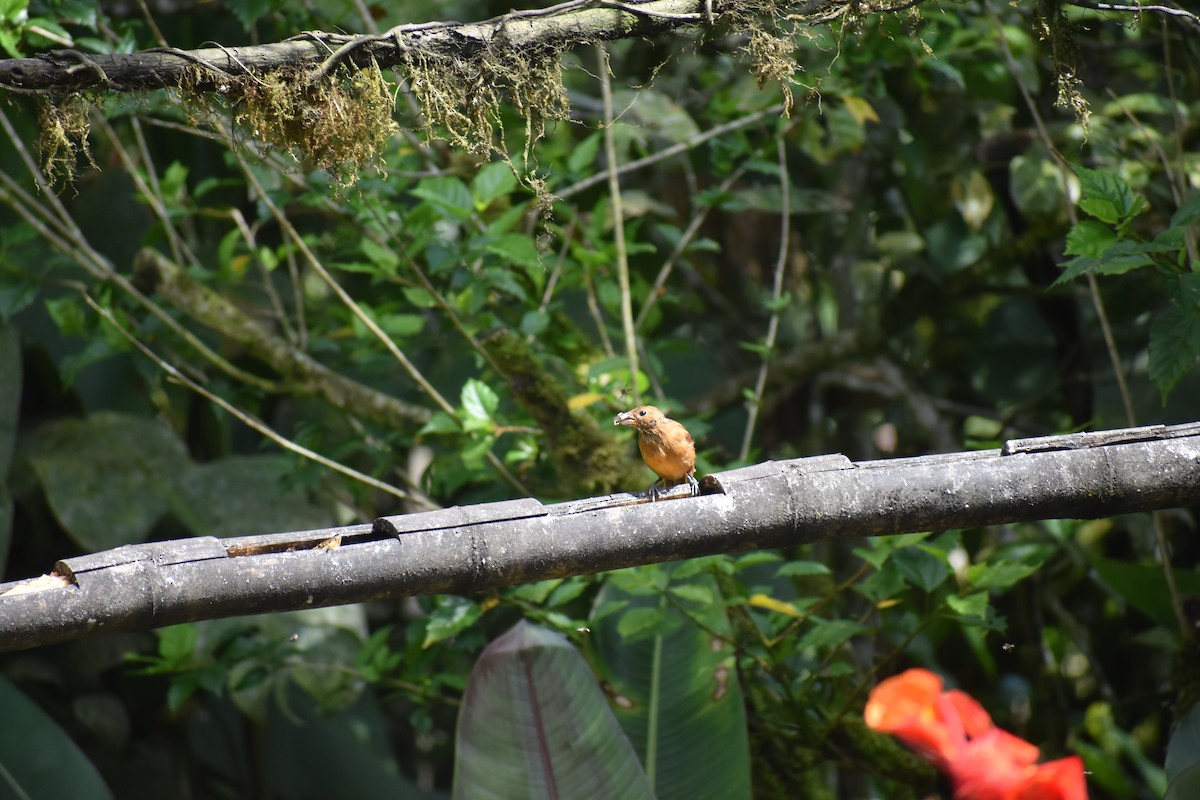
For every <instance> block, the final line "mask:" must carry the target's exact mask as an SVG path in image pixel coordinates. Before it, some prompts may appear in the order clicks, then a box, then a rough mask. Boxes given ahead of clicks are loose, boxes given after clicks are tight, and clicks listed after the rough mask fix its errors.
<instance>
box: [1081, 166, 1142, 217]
mask: <svg viewBox="0 0 1200 800" xmlns="http://www.w3.org/2000/svg"><path fill="white" fill-rule="evenodd" d="M1075 174H1076V175H1078V176H1079V184H1080V188H1081V189H1082V191H1083V196H1082V198H1081V199H1080V201H1079V207H1080V208H1081V209H1083V210H1084V211H1086V212H1087V213H1088V214H1091V215H1092V216H1093V217H1096V218H1097V219H1099V220H1100V221H1101V222H1107V223H1108V224H1109V225H1117V224H1120V223H1122V222H1125V221H1126V220H1127V219H1129V218H1131V217H1135V216H1137V215H1138V214H1140V213H1141V212H1142V211H1144V210H1145V209H1146V198H1144V197H1142V196H1141V195H1140V194H1137V193H1136V192H1134V191H1133V189H1131V188H1130V187H1129V184H1128V183H1126V182H1125V180H1124V179H1123V178H1121V176H1120V175H1118V174H1116V173H1115V172H1110V171H1107V170H1095V169H1088V168H1087V167H1078V166H1077V167H1075Z"/></svg>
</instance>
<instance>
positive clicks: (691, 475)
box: [613, 406, 700, 501]
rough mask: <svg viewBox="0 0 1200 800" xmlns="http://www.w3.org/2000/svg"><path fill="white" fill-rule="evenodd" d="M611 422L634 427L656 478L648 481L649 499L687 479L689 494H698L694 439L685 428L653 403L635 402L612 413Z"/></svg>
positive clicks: (653, 498) (641, 448)
mask: <svg viewBox="0 0 1200 800" xmlns="http://www.w3.org/2000/svg"><path fill="white" fill-rule="evenodd" d="M613 425H623V426H627V427H631V428H636V429H637V432H638V450H639V451H640V452H641V454H642V460H643V461H645V462H646V466H647V467H649V468H650V469H651V470H653V471H654V474H655V475H657V476H658V477H659V480H657V481H655V482H654V483H652V484H651V485H650V489H649V493H650V500H651V501H654V500H657V499H658V495H659V493H660V489H659V486H658V485H659V484H660V483H661V484H662V489H667V488H669V487H671V486H678V485H680V484H681V483H687V484H688V486H689V487H691V490H692V496H695V495H697V494H699V491H700V484H699V483H698V482H697V481H696V442H695V440H694V439H692V435H691V434H690V433H688V431H687V428H685V427H683V426H682V425H680V424H679V423H678V422H676V421H675V420H673V419H668V418H667V416H666V415H665V414H663V412H662V411H660V410H658V409H657V408H655V407H654V406H638V407H637V408H634V409H630V410H629V411H622V412H621V413H620V414H617V415H616V416H615V417H613Z"/></svg>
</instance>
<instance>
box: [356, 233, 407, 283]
mask: <svg viewBox="0 0 1200 800" xmlns="http://www.w3.org/2000/svg"><path fill="white" fill-rule="evenodd" d="M361 247H362V252H363V255H365V256H366V257H367V260H369V261H370V262H371V263H372V264H374V265H375V266H376V267H377V268H378V269H377V270H376V271H377V272H379V273H382V274H384V275H395V274H396V270H397V269H399V268H400V257H399V256H397V255H396V254H395V253H393V252H392V251H391V250H390V249H388V248H386V247H384V246H383V245H381V244H379V242H376V241H375V240H374V239H363V240H362V245H361Z"/></svg>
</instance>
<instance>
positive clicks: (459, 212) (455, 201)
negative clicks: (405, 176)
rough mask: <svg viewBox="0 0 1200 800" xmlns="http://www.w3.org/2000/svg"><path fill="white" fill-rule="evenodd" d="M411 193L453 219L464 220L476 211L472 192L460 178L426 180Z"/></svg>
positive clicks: (441, 177) (442, 177)
mask: <svg viewBox="0 0 1200 800" xmlns="http://www.w3.org/2000/svg"><path fill="white" fill-rule="evenodd" d="M409 193H410V194H412V195H413V196H414V197H419V198H420V199H422V200H425V201H426V202H428V203H429V204H430V205H432V206H433V207H434V208H436V209H438V210H439V211H441V212H443V213H444V214H445V215H446V216H448V217H450V218H451V219H457V220H464V219H467V218H468V217H470V216H471V214H472V213H474V211H475V201H474V199H473V198H472V197H471V190H470V189H468V188H467V185H466V184H465V183H463V182H462V181H460V180H459V179H458V178H451V177H445V176H440V177H436V178H424V179H422V180H421V183H420V184H418V185H417V187H416V188H415V189H412V190H411V191H410V192H409Z"/></svg>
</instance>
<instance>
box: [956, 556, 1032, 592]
mask: <svg viewBox="0 0 1200 800" xmlns="http://www.w3.org/2000/svg"><path fill="white" fill-rule="evenodd" d="M1041 567H1042V563H1041V562H1040V561H1038V562H1036V563H1033V564H1025V563H1022V562H1019V561H1002V560H996V561H990V562H983V563H980V564H972V565H971V566H970V567H969V568H968V569H967V583H968V585H970V586H971V587H972V588H975V589H1007V588H1009V587H1010V586H1012V585H1014V584H1016V583H1019V582H1021V581H1023V580H1025V579H1026V578H1028V577H1029V576H1030V575H1032V574H1033V573H1035V572H1037V571H1038V570H1039V569H1041Z"/></svg>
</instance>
